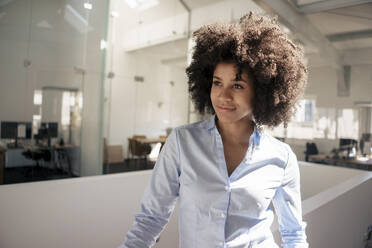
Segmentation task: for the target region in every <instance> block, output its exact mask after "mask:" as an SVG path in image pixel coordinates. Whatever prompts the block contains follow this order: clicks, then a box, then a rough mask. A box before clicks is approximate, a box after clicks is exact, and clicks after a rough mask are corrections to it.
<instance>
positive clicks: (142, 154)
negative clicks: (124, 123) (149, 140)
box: [128, 136, 151, 167]
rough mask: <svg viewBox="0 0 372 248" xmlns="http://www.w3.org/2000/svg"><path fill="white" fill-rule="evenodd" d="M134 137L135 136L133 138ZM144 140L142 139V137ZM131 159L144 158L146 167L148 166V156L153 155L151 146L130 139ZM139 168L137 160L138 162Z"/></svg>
mask: <svg viewBox="0 0 372 248" xmlns="http://www.w3.org/2000/svg"><path fill="white" fill-rule="evenodd" d="M133 137H134V136H133ZM141 138H142V137H141ZM128 148H129V154H128V155H129V158H134V157H138V158H140V159H141V158H142V159H144V162H145V166H144V167H146V166H147V155H149V154H150V153H151V145H149V144H145V143H141V142H140V141H138V140H137V139H136V138H128ZM136 167H137V160H136Z"/></svg>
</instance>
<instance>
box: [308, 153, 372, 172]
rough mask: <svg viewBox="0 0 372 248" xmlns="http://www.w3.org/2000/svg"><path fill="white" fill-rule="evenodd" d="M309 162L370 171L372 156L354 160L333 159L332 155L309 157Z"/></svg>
mask: <svg viewBox="0 0 372 248" xmlns="http://www.w3.org/2000/svg"><path fill="white" fill-rule="evenodd" d="M309 162H314V163H320V164H327V165H335V166H340V167H348V168H353V169H360V170H367V171H372V156H367V157H364V156H357V157H355V158H342V157H335V156H333V155H332V154H315V155H309Z"/></svg>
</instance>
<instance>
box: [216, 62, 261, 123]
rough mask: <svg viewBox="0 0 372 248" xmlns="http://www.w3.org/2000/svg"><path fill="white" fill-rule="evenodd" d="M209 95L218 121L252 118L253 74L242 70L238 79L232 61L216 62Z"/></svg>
mask: <svg viewBox="0 0 372 248" xmlns="http://www.w3.org/2000/svg"><path fill="white" fill-rule="evenodd" d="M210 96H211V101H212V105H213V108H214V111H215V112H216V115H217V117H218V120H219V121H221V122H228V123H233V122H237V121H240V120H244V119H247V120H251V119H252V116H253V115H252V112H253V98H254V86H253V76H252V74H251V73H250V72H247V71H244V70H243V72H242V74H241V79H238V67H237V66H236V65H235V64H234V63H229V62H221V63H219V64H217V66H216V69H215V70H214V73H213V81H212V89H211V95H210Z"/></svg>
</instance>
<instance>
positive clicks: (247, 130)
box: [121, 13, 308, 248]
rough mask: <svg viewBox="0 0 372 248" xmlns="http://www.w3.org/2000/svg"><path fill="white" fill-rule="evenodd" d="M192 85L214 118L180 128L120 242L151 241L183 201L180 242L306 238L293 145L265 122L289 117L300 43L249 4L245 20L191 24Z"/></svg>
mask: <svg viewBox="0 0 372 248" xmlns="http://www.w3.org/2000/svg"><path fill="white" fill-rule="evenodd" d="M194 38H195V42H196V45H195V48H194V52H193V57H192V62H191V64H190V66H189V67H188V68H187V69H186V72H187V75H188V78H189V81H188V83H189V91H190V94H191V96H192V99H193V101H194V103H195V106H196V108H197V109H198V111H199V112H201V113H205V112H207V113H211V114H212V117H210V118H209V119H208V120H205V121H200V122H197V123H193V124H189V125H184V126H181V127H177V128H175V129H174V130H173V131H172V133H171V134H170V136H169V137H168V139H167V142H166V144H165V145H164V147H163V149H162V151H161V153H160V155H159V158H158V161H157V163H156V165H155V167H154V170H153V173H152V177H151V181H150V183H149V185H148V187H147V189H146V191H145V194H144V196H143V198H142V204H141V207H142V208H141V212H140V213H139V214H137V215H136V217H135V222H134V225H133V227H132V228H131V229H130V230H129V232H128V233H127V235H126V240H125V241H124V243H123V244H122V245H121V247H125V248H132V247H133V248H134V247H136V248H139V247H151V246H152V245H153V244H154V243H155V241H156V239H157V237H158V236H159V235H160V233H161V231H162V230H163V228H164V226H165V225H166V224H167V223H168V220H169V217H170V215H171V213H172V211H173V209H174V206H175V203H176V200H177V199H178V200H179V202H178V204H179V233H180V236H179V237H180V241H179V245H180V247H182V248H196V247H197V248H208V247H239V248H243V247H244V248H246V247H255V248H259V247H262V248H263V247H265V248H275V247H278V245H277V244H275V242H274V239H273V235H272V233H271V230H270V226H271V224H272V221H273V218H274V213H273V209H272V208H271V206H270V203H271V202H272V203H273V206H274V209H275V213H276V214H277V216H278V221H279V231H280V233H281V237H282V246H283V247H293V248H294V247H295V248H305V247H308V243H307V241H306V234H305V228H306V225H307V223H306V222H304V221H303V220H302V210H301V195H300V174H299V168H298V162H297V158H296V155H295V154H294V153H293V151H292V150H291V148H290V147H289V146H288V145H287V144H285V143H282V142H280V141H279V140H277V139H275V138H273V137H272V136H270V135H269V134H268V133H266V132H265V131H264V129H263V126H264V125H265V126H267V127H275V126H278V125H279V124H281V123H283V124H284V126H287V124H288V122H289V121H290V118H291V116H292V115H293V114H294V113H295V103H296V102H297V100H298V99H299V98H300V97H301V95H302V94H303V91H304V87H305V85H306V80H307V71H306V67H305V63H304V59H303V51H302V49H301V48H300V47H298V46H296V45H294V44H293V43H292V42H291V41H290V40H288V38H287V37H286V35H285V33H284V32H282V31H281V29H280V28H279V26H278V24H277V23H276V21H275V20H271V19H269V18H267V17H264V16H261V15H258V14H253V13H249V14H247V15H245V16H243V17H242V18H241V19H240V21H239V23H236V24H226V23H215V24H211V25H206V26H203V27H202V28H200V29H199V30H197V31H196V32H194Z"/></svg>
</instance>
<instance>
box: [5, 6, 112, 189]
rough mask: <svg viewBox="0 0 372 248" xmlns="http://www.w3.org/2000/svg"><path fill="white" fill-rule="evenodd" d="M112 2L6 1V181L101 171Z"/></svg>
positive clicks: (40, 178)
mask: <svg viewBox="0 0 372 248" xmlns="http://www.w3.org/2000/svg"><path fill="white" fill-rule="evenodd" d="M108 6H109V1H108V0H104V1H101V0H99V1H98V0H90V1H83V0H52V1H50V0H13V1H3V2H1V3H0V33H1V36H0V63H1V66H0V68H1V69H0V70H1V75H2V79H1V86H0V106H1V107H0V121H1V123H2V124H1V125H2V127H4V128H2V129H1V148H2V151H4V159H3V161H2V166H3V168H4V175H3V183H4V184H11V183H22V182H30V181H39V180H50V179H58V178H68V177H80V176H90V175H100V174H102V170H103V168H102V162H101V161H102V150H103V139H102V115H103V94H102V92H103V90H102V89H103V78H104V73H105V71H104V69H105V68H104V62H105V60H104V58H105V48H104V47H102V45H101V44H102V43H104V41H105V40H106V34H107V26H106V25H107V23H108V20H107V18H108ZM10 122H11V123H13V126H14V128H13V129H14V130H17V133H16V135H11V132H12V131H11V128H10V129H9V125H10V124H9V125H8V124H7V123H10ZM29 127H30V128H29ZM9 130H10V131H9ZM24 130H25V131H24Z"/></svg>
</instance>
